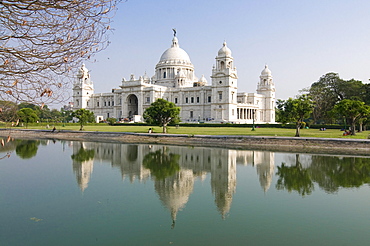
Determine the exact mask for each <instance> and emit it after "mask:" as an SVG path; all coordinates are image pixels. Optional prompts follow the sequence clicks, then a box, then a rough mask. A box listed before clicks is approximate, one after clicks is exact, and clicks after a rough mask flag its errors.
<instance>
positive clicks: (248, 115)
mask: <svg viewBox="0 0 370 246" xmlns="http://www.w3.org/2000/svg"><path fill="white" fill-rule="evenodd" d="M256 113H257V109H251V108H237V114H238V120H252V119H253V116H254V119H256Z"/></svg>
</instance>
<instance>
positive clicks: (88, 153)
mask: <svg viewBox="0 0 370 246" xmlns="http://www.w3.org/2000/svg"><path fill="white" fill-rule="evenodd" d="M94 156H95V151H94V150H93V149H89V150H86V149H84V148H83V147H82V146H81V148H80V149H79V150H78V152H77V153H76V154H73V155H71V158H72V160H74V161H77V162H84V161H88V160H91V159H93V158H94Z"/></svg>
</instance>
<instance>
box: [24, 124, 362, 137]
mask: <svg viewBox="0 0 370 246" xmlns="http://www.w3.org/2000/svg"><path fill="white" fill-rule="evenodd" d="M50 126H51V128H52V125H50ZM149 127H151V128H153V129H154V132H155V133H161V132H162V128H160V127H152V126H135V125H129V126H109V125H103V124H99V125H87V126H85V127H84V130H85V131H107V132H139V133H146V132H148V129H149ZM23 128H24V127H23ZM51 128H49V129H50V130H51ZM56 128H57V130H75V131H78V130H79V126H78V125H66V126H63V125H62V124H57V125H56ZM28 129H46V127H45V124H44V125H42V126H29V127H28ZM168 133H170V134H187V135H253V136H285V137H294V135H295V129H284V128H256V129H255V131H252V130H251V128H241V127H179V128H178V129H177V128H176V127H172V126H171V127H168ZM368 135H369V132H368V131H365V132H361V133H356V136H343V132H342V131H340V130H338V129H328V130H326V131H320V130H318V129H302V130H301V137H319V138H356V139H367V137H368Z"/></svg>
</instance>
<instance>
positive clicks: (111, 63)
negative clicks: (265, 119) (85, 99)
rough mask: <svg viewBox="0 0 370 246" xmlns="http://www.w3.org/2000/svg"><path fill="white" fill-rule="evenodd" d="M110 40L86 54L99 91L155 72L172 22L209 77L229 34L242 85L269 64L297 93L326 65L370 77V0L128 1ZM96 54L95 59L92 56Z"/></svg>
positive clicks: (287, 92)
mask: <svg viewBox="0 0 370 246" xmlns="http://www.w3.org/2000/svg"><path fill="white" fill-rule="evenodd" d="M111 26H112V28H114V32H113V34H112V35H111V36H110V40H111V45H110V46H109V48H108V49H106V50H104V51H102V52H101V53H99V54H98V55H96V56H95V57H94V59H96V62H95V63H91V62H89V61H86V66H87V68H88V69H90V71H91V76H92V80H93V81H94V86H95V92H96V93H101V92H110V91H111V89H112V88H118V87H119V85H121V80H122V78H123V77H125V78H126V79H128V78H129V77H130V74H132V73H133V74H135V76H136V78H138V77H139V76H140V75H143V74H144V73H145V72H147V74H148V76H150V77H151V76H152V75H153V74H154V69H155V65H156V64H157V62H158V61H159V58H160V56H161V55H162V53H163V52H164V51H165V50H166V49H167V48H169V47H170V45H171V40H172V37H173V33H172V28H176V29H177V37H178V39H179V44H180V47H181V48H183V49H184V50H185V51H186V52H187V53H188V54H189V56H190V59H191V61H192V63H193V65H194V66H195V74H196V76H198V77H201V76H202V74H204V75H205V77H206V78H207V81H208V84H210V83H211V79H210V75H211V70H212V66H213V64H214V63H215V57H216V55H217V52H218V50H219V49H220V48H221V47H222V43H223V42H224V40H226V42H227V44H228V47H229V48H230V49H231V51H232V55H233V57H234V60H235V63H234V64H235V65H236V67H237V69H238V76H239V80H238V89H239V92H256V85H257V82H258V80H259V75H260V73H261V71H262V70H263V68H264V66H265V64H267V65H268V66H269V68H270V70H271V71H272V75H273V77H274V82H275V86H276V96H277V98H280V99H287V98H288V97H294V96H295V95H297V94H298V93H299V92H298V91H299V90H301V89H303V88H306V87H308V86H310V85H311V84H312V83H313V82H315V81H317V80H318V79H319V78H320V77H321V76H322V75H324V74H326V73H327V72H337V73H339V75H340V76H341V77H342V78H344V79H351V78H355V79H358V80H361V81H363V82H366V83H367V82H368V79H369V78H370V70H369V63H370V62H369V57H370V35H369V32H370V1H365V0H358V1H356V0H309V1H308V0H275V1H274V0H254V1H252V0H227V1H226V0H225V1H220V0H212V1H209V0H187V1H185V0H184V1H180V0H129V1H127V2H125V3H122V4H120V5H119V10H118V12H117V15H116V16H115V17H114V22H113V23H112V25H111ZM94 59H93V60H94Z"/></svg>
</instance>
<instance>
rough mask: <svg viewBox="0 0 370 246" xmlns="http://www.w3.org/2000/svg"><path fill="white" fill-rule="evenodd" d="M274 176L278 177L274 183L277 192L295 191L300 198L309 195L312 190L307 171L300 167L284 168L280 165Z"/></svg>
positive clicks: (312, 186) (283, 165)
mask: <svg viewBox="0 0 370 246" xmlns="http://www.w3.org/2000/svg"><path fill="white" fill-rule="evenodd" d="M276 175H278V176H279V178H278V180H277V182H276V189H278V190H284V189H286V190H288V191H289V192H292V191H297V192H298V193H299V194H300V195H301V196H305V195H310V194H311V193H312V191H313V190H314V185H313V182H312V179H311V177H310V174H309V172H308V170H306V169H304V168H302V166H301V165H296V166H286V164H285V163H282V164H281V166H280V167H278V171H277V173H276Z"/></svg>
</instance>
